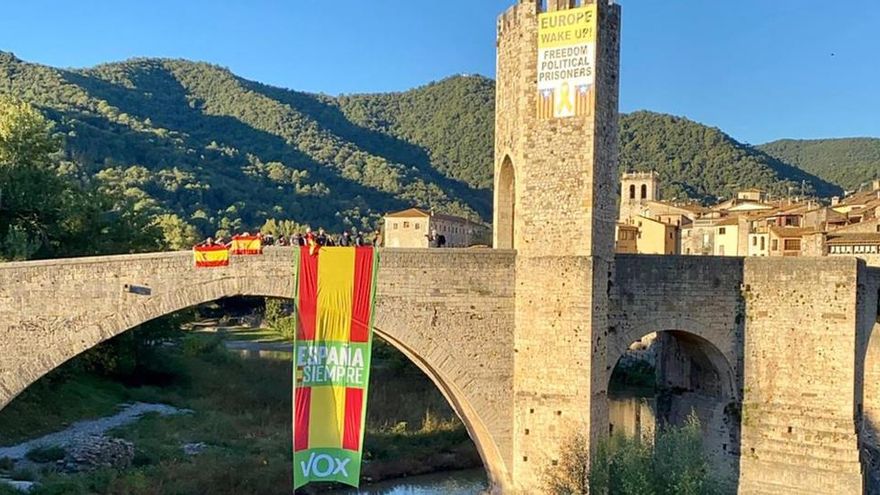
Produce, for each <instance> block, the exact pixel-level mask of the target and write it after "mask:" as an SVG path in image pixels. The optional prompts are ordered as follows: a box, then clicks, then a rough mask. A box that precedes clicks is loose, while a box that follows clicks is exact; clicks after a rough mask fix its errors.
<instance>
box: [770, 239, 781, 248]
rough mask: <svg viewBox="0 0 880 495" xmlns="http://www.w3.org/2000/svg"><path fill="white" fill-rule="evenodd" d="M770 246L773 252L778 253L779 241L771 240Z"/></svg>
mask: <svg viewBox="0 0 880 495" xmlns="http://www.w3.org/2000/svg"><path fill="white" fill-rule="evenodd" d="M770 246H771V247H772V248H773V250H774V251H779V239H773V242H771V243H770Z"/></svg>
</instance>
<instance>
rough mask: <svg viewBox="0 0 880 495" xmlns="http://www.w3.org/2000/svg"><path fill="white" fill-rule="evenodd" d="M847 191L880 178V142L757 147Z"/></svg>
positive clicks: (863, 140) (791, 142) (859, 140)
mask: <svg viewBox="0 0 880 495" xmlns="http://www.w3.org/2000/svg"><path fill="white" fill-rule="evenodd" d="M757 148H758V149H760V150H762V151H764V152H766V153H767V154H769V155H771V156H774V157H776V158H778V159H780V160H782V161H785V162H787V163H790V164H792V165H795V166H797V167H799V168H802V169H803V170H806V171H808V172H810V173H812V174H815V175H816V176H818V177H821V178H822V179H824V180H827V181H829V182H834V183H836V184H839V185H840V186H842V187H844V188H845V189H848V190H858V189H859V187H860V186H862V185H864V184H866V183H867V182H869V181H871V180H872V179H876V178H880V139H878V138H843V139H780V140H778V141H773V142H770V143H766V144H762V145H760V146H757Z"/></svg>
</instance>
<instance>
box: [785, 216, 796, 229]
mask: <svg viewBox="0 0 880 495" xmlns="http://www.w3.org/2000/svg"><path fill="white" fill-rule="evenodd" d="M796 223H797V222H795V221H794V217H785V225H786V227H791V226H792V225H795V224H796Z"/></svg>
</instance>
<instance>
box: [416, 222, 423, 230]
mask: <svg viewBox="0 0 880 495" xmlns="http://www.w3.org/2000/svg"><path fill="white" fill-rule="evenodd" d="M415 227H416V230H419V229H420V228H422V224H420V223H418V222H416V225H415Z"/></svg>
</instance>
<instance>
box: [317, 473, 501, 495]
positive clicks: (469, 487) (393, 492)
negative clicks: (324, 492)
mask: <svg viewBox="0 0 880 495" xmlns="http://www.w3.org/2000/svg"><path fill="white" fill-rule="evenodd" d="M487 487H488V481H487V480H486V472H485V471H484V470H482V469H468V470H464V471H447V472H445V473H434V474H427V475H424V476H412V477H410V478H403V479H396V480H390V481H385V482H382V483H376V484H373V485H364V486H362V487H361V489H360V490H355V489H350V490H338V491H334V492H328V493H329V494H332V495H476V494H479V493H483V492H484V491H485V490H486V489H487Z"/></svg>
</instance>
